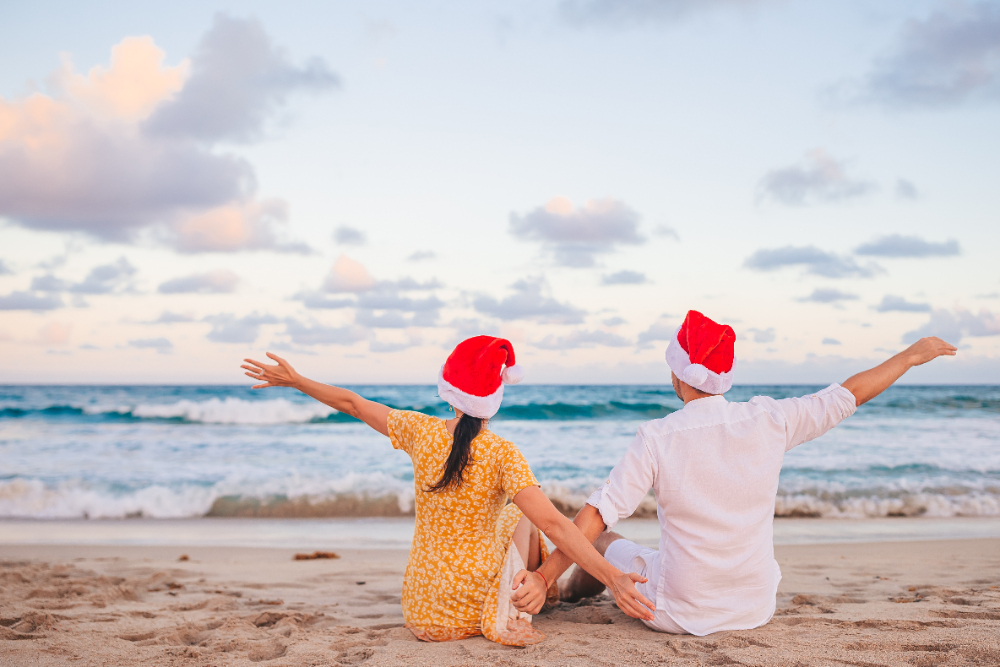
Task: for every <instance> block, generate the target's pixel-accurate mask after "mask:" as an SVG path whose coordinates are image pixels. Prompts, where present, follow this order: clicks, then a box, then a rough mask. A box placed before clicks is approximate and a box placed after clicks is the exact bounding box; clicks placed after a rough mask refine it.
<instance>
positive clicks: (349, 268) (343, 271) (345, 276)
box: [323, 255, 375, 293]
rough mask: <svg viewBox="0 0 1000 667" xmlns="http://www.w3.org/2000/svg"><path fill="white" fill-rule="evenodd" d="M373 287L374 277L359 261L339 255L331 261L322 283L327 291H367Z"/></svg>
mask: <svg viewBox="0 0 1000 667" xmlns="http://www.w3.org/2000/svg"><path fill="white" fill-rule="evenodd" d="M373 287H375V279H374V278H373V277H372V274H370V273H368V269H366V268H365V267H364V265H363V264H361V262H358V261H356V260H353V259H351V258H350V257H348V256H347V255H341V256H340V257H338V258H337V261H336V262H334V263H333V267H332V268H331V269H330V273H329V274H328V275H327V277H326V281H325V282H324V283H323V289H324V290H326V291H327V292H334V293H338V292H354V293H359V292H367V291H368V290H370V289H372V288H373Z"/></svg>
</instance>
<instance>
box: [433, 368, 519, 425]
mask: <svg viewBox="0 0 1000 667" xmlns="http://www.w3.org/2000/svg"><path fill="white" fill-rule="evenodd" d="M511 368H516V366H512V367H511ZM511 384H513V383H511ZM438 396H440V397H441V398H442V400H444V401H446V402H447V403H448V405H451V406H454V407H455V408H456V409H458V410H461V411H462V412H464V413H465V414H467V415H469V416H470V417H479V418H480V419H489V418H490V417H492V416H493V415H495V414H496V413H497V411H498V410H499V409H500V402H501V401H503V382H501V383H500V386H499V387H498V388H497V390H496V391H495V392H493V393H492V394H490V395H489V396H475V395H473V394H467V393H465V392H464V391H462V390H461V389H459V388H458V387H455V386H454V385H452V384H451V383H450V382H448V381H447V380H445V379H444V366H442V367H441V371H440V372H439V373H438Z"/></svg>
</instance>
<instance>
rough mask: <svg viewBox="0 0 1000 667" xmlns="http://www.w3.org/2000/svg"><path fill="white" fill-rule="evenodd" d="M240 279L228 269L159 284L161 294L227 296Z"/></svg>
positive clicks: (196, 274)
mask: <svg viewBox="0 0 1000 667" xmlns="http://www.w3.org/2000/svg"><path fill="white" fill-rule="evenodd" d="M239 282H240V277H239V276H237V275H236V274H235V273H233V272H232V271H230V270H229V269H215V270H214V271H206V272H205V273H195V274H192V275H189V276H182V277H180V278H174V279H172V280H168V281H166V282H164V283H161V284H160V286H159V288H158V291H159V292H160V293H161V294H229V293H231V292H234V291H235V290H236V286H237V285H238V284H239Z"/></svg>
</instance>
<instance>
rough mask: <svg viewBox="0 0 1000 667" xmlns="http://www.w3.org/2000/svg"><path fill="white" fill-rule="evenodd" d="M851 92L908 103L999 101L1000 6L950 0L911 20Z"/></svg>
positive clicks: (916, 105) (885, 103)
mask: <svg viewBox="0 0 1000 667" xmlns="http://www.w3.org/2000/svg"><path fill="white" fill-rule="evenodd" d="M853 96H854V98H855V99H857V100H860V101H867V102H873V103H876V104H880V105H883V106H888V107H909V108H942V107H953V106H957V105H960V104H962V103H966V102H989V103H996V102H997V101H1000V5H998V4H997V3H995V2H976V3H965V2H954V3H946V4H944V5H943V6H942V7H941V8H940V9H938V10H937V11H935V12H932V13H931V14H930V15H929V16H928V17H927V18H925V19H922V20H919V19H914V20H910V21H908V22H907V23H906V24H905V25H904V26H903V29H902V31H901V32H900V35H899V38H898V41H897V43H896V45H895V47H894V50H893V52H892V53H891V54H889V55H888V56H886V57H883V58H880V59H879V60H877V61H876V62H875V63H874V65H873V67H872V69H871V71H870V72H869V73H868V75H867V76H866V77H865V79H864V81H863V82H862V83H861V84H860V86H859V88H858V90H857V91H856V92H855V94H854V95H853Z"/></svg>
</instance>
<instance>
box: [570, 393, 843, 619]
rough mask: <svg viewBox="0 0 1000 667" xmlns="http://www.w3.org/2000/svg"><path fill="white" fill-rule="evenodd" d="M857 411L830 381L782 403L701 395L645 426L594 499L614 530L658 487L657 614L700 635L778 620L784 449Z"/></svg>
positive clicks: (821, 431)
mask: <svg viewBox="0 0 1000 667" xmlns="http://www.w3.org/2000/svg"><path fill="white" fill-rule="evenodd" d="M855 410H856V404H855V400H854V396H853V395H852V394H851V393H850V392H849V391H847V390H846V389H844V388H842V387H840V386H839V385H832V386H831V387H829V388H827V389H824V390H823V391H821V392H819V393H817V394H813V395H811V396H806V397H803V398H794V399H784V400H780V401H776V400H774V399H771V398H767V397H756V398H754V399H752V400H751V401H749V402H747V403H729V402H728V401H726V399H725V398H723V397H722V396H711V397H707V398H701V399H698V400H693V401H691V402H689V403H688V404H687V405H686V406H685V407H684V409H683V410H680V411H678V412H675V413H673V414H671V415H668V416H667V417H664V418H663V419H657V420H654V421H650V422H646V423H645V424H643V425H642V426H641V427H640V428H639V432H638V434H637V435H636V439H635V440H634V441H633V442H632V444H631V445H630V446H629V449H628V452H627V453H626V455H625V457H624V458H623V459H622V461H621V463H619V464H618V465H617V466H616V467H615V469H614V470H613V471H612V473H611V476H610V477H609V480H608V483H607V484H606V485H605V486H604V487H603V488H602V489H601V490H600V491H599V492H598V493H595V495H594V496H593V497H592V498H591V501H590V504H593V505H594V506H595V507H597V508H598V510H599V511H600V513H601V516H602V517H603V519H604V523H605V525H607V526H608V527H609V528H610V527H611V526H613V525H614V523H616V522H617V521H618V519H620V518H623V517H626V516H629V515H631V513H632V512H633V511H634V510H635V507H636V506H638V504H639V502H640V501H641V500H642V498H643V496H645V494H646V493H647V492H648V490H649V489H650V488H652V489H653V493H654V495H655V497H656V504H657V514H658V515H659V520H660V550H659V555H658V559H659V573H660V575H659V583H658V586H657V588H656V598H657V600H656V605H657V613H658V614H659V613H663V614H666V616H668V617H669V619H670V620H672V621H673V623H675V624H676V625H677V626H679V627H680V628H682V629H683V630H685V631H686V632H690V633H692V634H697V635H704V634H708V633H710V632H717V631H719V630H727V629H745V628H751V627H756V626H758V625H761V624H763V623H766V622H767V620H768V619H770V617H771V615H772V614H773V613H774V604H775V593H776V591H777V585H778V581H779V579H780V578H781V574H780V570H779V569H778V565H777V563H776V562H775V560H774V547H773V542H772V521H773V516H774V500H775V495H776V494H777V489H778V474H779V472H780V470H781V462H782V459H783V458H784V454H785V452H786V451H787V450H789V449H791V448H792V447H794V446H796V445H798V444H801V443H803V442H806V441H808V440H811V439H813V438H816V437H818V436H820V435H822V434H823V433H825V432H826V431H827V430H829V429H830V428H832V427H833V426H835V425H836V424H837V423H839V422H840V421H841V420H842V419H844V418H845V417H848V416H850V415H851V414H853V413H854V411H855Z"/></svg>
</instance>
